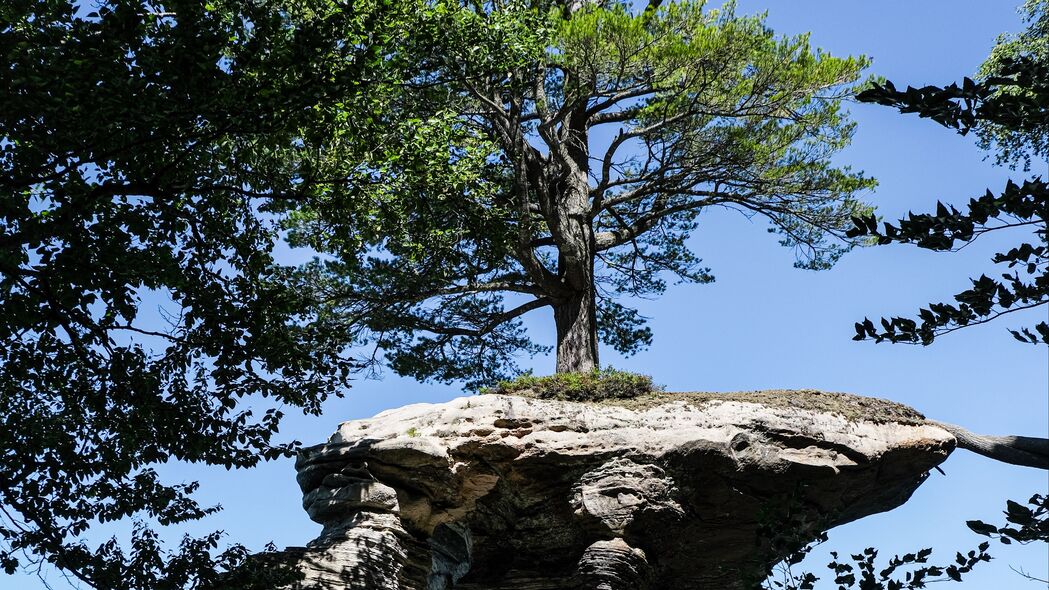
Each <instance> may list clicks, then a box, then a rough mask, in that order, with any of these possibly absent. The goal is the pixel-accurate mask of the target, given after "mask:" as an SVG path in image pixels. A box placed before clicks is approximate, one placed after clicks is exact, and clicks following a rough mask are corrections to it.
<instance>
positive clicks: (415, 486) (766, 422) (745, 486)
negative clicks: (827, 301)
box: [295, 393, 954, 590]
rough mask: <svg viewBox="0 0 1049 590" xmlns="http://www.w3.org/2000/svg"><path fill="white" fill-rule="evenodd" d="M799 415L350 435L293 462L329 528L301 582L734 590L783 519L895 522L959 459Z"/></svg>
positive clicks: (522, 415) (465, 421)
mask: <svg viewBox="0 0 1049 590" xmlns="http://www.w3.org/2000/svg"><path fill="white" fill-rule="evenodd" d="M783 395H790V394H789V393H785V394H783ZM798 395H802V394H798ZM804 395H817V394H813V393H806V394H804ZM818 395H838V394H818ZM831 405H833V404H831ZM805 407H806V404H797V406H796V407H795V406H792V405H791V404H776V405H774V406H773V405H763V404H758V403H750V402H743V401H737V400H729V401H724V400H713V401H709V402H706V403H699V404H697V403H694V402H688V403H686V402H685V401H673V399H672V398H671V400H670V401H668V402H666V403H661V404H660V405H655V406H652V407H639V408H636V409H630V408H627V407H619V406H614V405H588V404H581V403H572V402H562V401H551V400H536V399H527V398H522V397H513V396H501V395H484V396H474V397H464V398H459V399H455V400H452V401H450V402H447V403H444V404H436V405H434V404H417V405H411V406H406V407H403V408H400V409H396V410H390V411H387V412H383V413H381V414H379V415H378V416H375V417H374V418H371V419H368V420H354V421H351V422H345V423H343V424H342V425H340V426H339V429H338V431H337V432H336V433H335V435H333V436H332V437H331V439H330V440H329V441H328V443H327V444H324V445H319V446H316V447H312V448H310V449H307V450H306V451H304V452H303V453H302V455H301V457H300V458H299V461H298V463H297V469H298V482H299V484H300V486H301V487H302V490H303V493H304V497H303V506H304V508H305V509H306V511H307V513H308V514H309V515H310V517H311V518H312V519H313V520H315V521H317V522H319V523H322V524H323V525H324V531H323V532H322V534H321V536H320V537H319V538H317V539H316V540H314V541H313V542H312V543H310V545H309V546H308V547H307V548H306V549H305V550H301V551H299V552H298V553H297V554H295V557H296V559H297V560H298V563H299V566H300V567H301V569H302V570H303V571H304V573H305V574H306V579H305V580H304V581H303V582H302V583H301V584H299V585H298V586H297V587H298V588H318V589H325V590H328V589H336V588H338V589H343V588H361V589H368V590H372V589H380V590H382V589H387V588H389V589H393V588H398V589H426V590H442V589H451V588H456V589H472V590H479V589H505V590H540V589H546V590H555V589H580V590H582V589H591V588H595V589H607V590H618V589H643V588H675V589H680V590H689V589H700V588H719V589H724V588H736V587H740V583H741V582H740V581H741V577H742V576H744V575H746V574H747V573H748V572H751V573H753V572H755V571H760V570H761V568H762V567H763V565H764V564H765V563H766V562H768V561H769V560H772V559H775V558H776V550H774V549H773V548H772V543H771V539H770V537H771V536H774V535H775V533H772V534H771V535H770V533H769V532H768V531H770V530H771V531H776V527H777V524H776V523H777V522H781V521H782V520H784V519H786V518H788V517H789V518H790V519H792V521H793V522H795V523H804V524H803V525H801V526H802V529H803V530H801V531H795V532H800V533H801V538H809V537H810V536H812V535H815V534H816V533H817V532H818V531H820V530H823V529H826V528H829V527H831V526H835V525H838V524H841V523H844V522H848V521H851V520H854V519H857V518H860V517H863V516H866V515H869V514H872V513H875V512H881V511H884V510H889V509H891V508H894V507H896V506H898V505H900V504H901V503H903V502H904V501H905V500H906V499H907V498H908V497H909V496H910V494H911V493H912V492H913V491H914V490H915V488H916V487H917V486H918V485H919V484H920V483H921V482H922V481H923V480H924V478H925V477H926V476H927V474H928V471H929V470H930V469H932V468H933V467H934V466H935V465H937V464H938V463H940V462H941V461H943V460H944V459H945V458H946V457H947V455H948V454H949V453H950V451H951V450H952V449H953V447H954V437H953V436H951V435H950V434H949V433H947V432H946V431H944V430H943V429H941V428H938V427H936V426H932V425H927V424H922V423H920V421H908V422H907V423H900V422H893V421H887V422H886V421H884V420H883V419H882V418H883V417H879V416H874V415H871V416H862V417H857V416H854V415H853V416H849V417H845V416H842V415H840V414H835V413H831V412H826V411H816V410H812V409H811V404H810V405H809V408H810V409H804V408H805ZM762 525H765V526H762ZM794 528H795V529H796V528H797V527H794ZM781 551H782V550H781Z"/></svg>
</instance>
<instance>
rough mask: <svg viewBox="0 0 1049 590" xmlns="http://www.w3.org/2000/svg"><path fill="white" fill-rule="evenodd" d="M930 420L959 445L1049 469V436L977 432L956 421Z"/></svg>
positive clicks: (1013, 462)
mask: <svg viewBox="0 0 1049 590" xmlns="http://www.w3.org/2000/svg"><path fill="white" fill-rule="evenodd" d="M930 423H932V424H935V425H936V426H939V427H940V428H943V429H944V430H946V431H947V432H950V433H951V434H953V435H954V438H955V439H957V440H958V448H959V449H965V450H967V451H972V452H974V453H977V454H979V455H983V456H984V457H989V458H991V459H994V460H995V461H1002V462H1003V463H1010V464H1012V465H1022V466H1024V467H1036V468H1038V469H1049V439H1045V438H1035V437H1031V436H987V435H982V434H975V433H973V432H970V431H968V430H966V429H965V428H962V427H961V426H957V425H954V424H947V423H944V422H934V421H930Z"/></svg>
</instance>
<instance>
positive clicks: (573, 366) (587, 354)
mask: <svg viewBox="0 0 1049 590" xmlns="http://www.w3.org/2000/svg"><path fill="white" fill-rule="evenodd" d="M554 324H555V325H556V326H557V372H558V373H583V372H590V371H593V370H595V369H597V368H598V366H599V365H598V357H597V309H596V302H595V301H594V288H593V283H592V282H591V287H590V288H589V289H584V290H582V291H578V292H576V293H573V294H572V296H570V297H568V298H566V299H564V300H562V301H561V302H559V303H557V304H555V305H554Z"/></svg>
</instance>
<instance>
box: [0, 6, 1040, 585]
mask: <svg viewBox="0 0 1049 590" xmlns="http://www.w3.org/2000/svg"><path fill="white" fill-rule="evenodd" d="M1018 1H1019V0H1017V2H1018ZM762 10H767V11H768V23H769V24H770V25H771V26H772V27H773V28H774V29H775V30H776V31H777V32H779V33H784V34H795V33H801V32H806V31H811V32H812V43H813V45H814V46H817V47H822V48H824V49H826V50H827V51H829V52H830V53H832V54H834V55H845V54H860V53H863V54H866V55H869V56H871V57H872V58H873V60H874V64H873V67H872V69H871V72H872V73H874V74H878V75H882V76H885V77H887V78H889V79H891V80H893V81H894V82H895V83H897V85H905V84H908V83H909V84H913V85H924V84H932V83H937V84H938V83H948V82H951V81H955V80H958V79H960V78H961V76H963V75H969V74H972V73H973V72H974V71H975V69H976V68H977V67H978V65H979V64H980V62H981V61H982V60H983V59H984V58H985V57H986V55H987V53H988V52H989V50H990V48H991V47H992V46H993V44H994V40H995V37H996V36H997V35H998V34H999V33H1001V32H1004V31H1016V30H1019V29H1020V28H1021V23H1020V19H1019V16H1018V15H1017V13H1016V4H1015V3H1014V2H1013V1H1012V0H995V1H992V2H987V1H975V0H969V1H957V0H956V1H952V2H947V1H944V0H941V1H937V2H913V1H901V0H882V1H880V2H858V1H855V0H836V1H832V0H790V1H787V0H780V1H776V2H770V1H769V0H764V1H756V0H753V1H748V0H741V1H740V2H739V8H738V12H740V13H747V14H750V13H754V12H758V11H762ZM850 109H851V111H852V113H853V115H854V118H855V119H856V120H857V121H858V123H859V126H858V130H857V133H856V137H855V141H854V142H853V145H852V147H850V148H849V149H848V150H846V151H845V152H843V153H842V154H841V155H840V156H839V158H838V160H839V161H840V163H843V164H844V163H848V164H851V165H853V166H854V167H856V168H858V169H862V170H865V171H866V172H867V173H868V174H870V175H872V176H874V177H875V178H877V179H878V180H879V182H880V186H879V187H878V189H876V190H875V191H874V192H873V193H872V194H871V195H870V198H871V199H872V200H873V202H874V203H876V204H877V206H878V209H879V213H880V214H881V215H883V216H884V217H885V218H886V219H895V218H896V217H898V216H900V215H903V214H905V213H906V212H907V211H908V210H914V211H916V212H918V211H927V210H931V209H932V207H933V206H934V204H935V201H936V199H941V200H943V201H944V202H947V203H957V204H963V203H965V202H966V201H967V200H968V199H969V198H970V197H973V196H977V195H979V194H982V193H983V191H984V190H985V189H986V188H991V189H992V190H998V189H1000V188H1001V187H1002V186H1004V183H1005V180H1006V179H1007V178H1009V177H1010V176H1011V177H1014V178H1019V177H1022V176H1023V173H1021V172H1010V171H1009V170H1007V169H1004V168H998V167H994V166H993V165H992V164H991V162H990V161H987V160H985V159H984V158H985V155H986V154H984V153H983V152H981V151H980V150H978V149H977V148H976V147H975V145H974V144H973V141H971V140H969V139H965V138H962V137H960V136H958V135H956V134H954V133H953V132H951V131H949V130H946V129H944V128H942V127H939V126H937V125H935V124H933V123H930V122H929V121H926V120H920V119H918V118H917V117H914V116H903V115H899V114H896V113H895V112H893V111H891V110H889V109H886V108H884V107H877V106H873V105H859V104H857V105H851V106H850ZM1037 166H1039V167H1040V168H1041V170H1035V171H1034V172H1033V173H1039V172H1041V173H1045V171H1046V164H1044V163H1042V164H1037ZM1007 237H1008V236H1007ZM1014 239H1015V236H1014ZM1009 243H1010V240H1008V239H1006V240H1002V239H999V238H995V239H987V240H984V239H982V238H981V240H980V241H978V242H977V243H975V244H973V245H972V246H971V247H968V248H966V249H965V250H963V251H962V252H959V253H952V254H937V253H931V252H927V251H923V250H919V249H917V248H913V247H910V246H888V247H877V248H867V249H863V250H858V251H854V252H852V253H850V254H848V255H846V256H845V257H844V258H843V259H842V260H841V262H839V263H838V265H837V266H836V267H835V268H833V269H831V270H829V271H823V272H818V273H817V272H811V271H803V270H797V269H794V268H792V262H793V255H792V253H791V252H790V251H789V250H787V249H783V248H781V247H779V246H778V245H777V243H776V238H775V236H773V235H770V234H768V233H766V232H765V228H764V226H763V225H762V224H761V223H760V222H759V221H753V222H751V221H749V220H747V219H744V218H742V217H740V216H739V215H737V214H733V213H731V212H726V211H714V212H711V213H710V214H709V215H706V214H704V215H703V216H701V221H700V225H699V229H698V230H697V231H696V233H695V235H694V237H693V239H692V242H691V244H692V246H693V248H694V249H695V251H696V252H697V254H698V255H699V256H701V257H702V258H703V260H704V264H705V265H706V266H709V267H711V269H712V270H713V273H714V275H715V276H716V278H717V280H716V282H715V283H713V284H710V285H680V286H676V287H675V286H672V287H671V288H670V289H669V291H668V292H667V294H666V295H665V296H663V297H661V298H659V299H657V300H653V301H642V302H640V303H639V307H640V309H641V311H642V313H644V314H645V315H647V316H648V317H650V318H651V326H652V328H653V330H654V333H655V340H654V344H653V346H652V347H651V348H650V349H648V350H647V351H644V352H642V353H640V354H638V355H636V356H634V357H631V358H622V357H619V356H617V355H616V354H615V353H614V352H613V351H611V350H609V349H607V348H606V349H603V350H602V355H603V358H602V361H603V362H604V363H608V364H612V365H614V366H616V367H618V368H623V369H629V370H633V371H637V372H642V373H647V374H650V375H652V376H653V377H654V378H655V380H656V381H657V382H658V383H661V384H663V385H665V386H666V387H667V389H668V390H669V391H737V390H754V389H768V388H815V389H823V390H829V391H847V392H851V393H857V394H862V395H870V396H877V397H884V398H888V399H892V400H895V401H898V402H902V403H905V404H908V405H911V406H913V407H915V408H917V409H918V410H920V411H922V412H923V413H925V414H926V415H927V416H928V417H930V418H933V419H937V420H941V421H945V422H953V423H956V424H960V425H962V426H965V427H966V428H969V429H970V430H973V431H975V432H980V433H986V434H1026V435H1032V436H1049V432H1047V430H1049V351H1047V349H1046V347H1045V346H1041V347H1034V346H1024V345H1021V344H1019V343H1018V342H1016V341H1014V340H1013V338H1012V337H1011V336H1010V335H1009V334H1008V333H1007V332H1006V328H1007V327H1015V326H1016V325H1022V324H1023V318H1021V317H1019V316H1014V317H1013V316H1011V317H1007V318H1003V320H1000V321H998V322H994V323H991V324H988V325H985V326H978V327H974V328H970V329H966V330H962V331H960V332H958V333H955V334H953V335H950V336H948V337H945V338H943V339H941V340H940V341H938V342H937V343H936V344H934V345H933V346H931V347H920V346H907V345H888V344H881V345H875V344H873V343H870V342H853V341H852V340H851V336H852V334H853V329H852V324H853V322H855V321H857V320H860V319H862V318H863V317H864V316H870V317H872V318H877V317H880V316H881V315H890V314H899V315H906V314H912V313H913V312H914V311H916V310H917V308H918V307H919V306H921V305H924V304H926V303H928V302H930V301H942V300H948V299H949V298H950V296H951V295H952V294H953V293H956V292H958V291H960V290H963V289H964V288H966V287H967V286H968V279H967V277H969V276H978V275H979V274H980V273H981V272H987V273H988V274H990V273H991V272H992V271H994V270H995V269H994V265H992V264H991V263H990V257H991V254H992V253H993V252H994V251H996V250H995V247H996V246H999V247H1001V246H1003V245H1007V244H1009ZM1045 314H1046V312H1045V310H1044V309H1041V310H1036V311H1035V312H1034V313H1032V314H1030V315H1029V316H1028V319H1029V320H1030V319H1032V318H1034V317H1044V316H1045ZM1028 323H1033V322H1028ZM527 325H528V327H529V329H530V330H531V331H532V333H533V334H534V335H535V337H536V338H537V339H538V340H540V341H545V342H551V341H552V339H553V323H552V321H551V318H550V317H547V315H546V312H539V313H538V314H537V315H533V316H530V317H528V318H527ZM530 366H532V367H533V368H534V369H535V371H536V372H537V373H549V372H552V370H553V358H552V357H546V358H536V359H534V361H533V362H532V363H531V365H530ZM459 395H462V393H461V392H460V390H458V389H457V388H456V387H452V386H443V385H427V384H418V383H415V382H413V381H410V380H404V379H399V378H396V377H394V376H392V375H387V376H386V378H385V379H383V380H381V381H359V382H357V383H356V384H355V386H354V388H353V389H352V390H350V391H349V392H348V394H347V396H346V397H345V398H343V399H334V400H331V401H329V402H328V403H327V404H326V405H325V411H324V415H323V416H320V417H303V416H291V417H289V419H288V420H287V422H286V423H285V427H284V429H283V436H285V437H287V438H289V439H292V438H294V439H297V440H300V441H303V442H304V443H306V444H315V443H319V442H322V441H323V440H324V439H325V438H326V437H327V436H329V435H330V434H331V432H333V431H334V430H335V428H336V426H337V424H338V423H339V422H340V421H343V420H348V419H353V418H362V417H367V416H371V415H373V414H375V413H377V412H379V411H381V410H383V409H386V408H391V407H396V406H400V405H403V404H407V403H415V402H440V401H444V400H448V399H451V398H453V397H457V396H459ZM943 469H944V471H945V472H946V476H943V475H940V474H938V473H933V474H932V476H931V477H930V479H929V480H928V481H927V482H926V483H925V484H924V485H923V486H922V487H921V488H920V489H919V490H918V491H917V492H916V493H915V495H914V496H913V497H912V499H911V500H910V501H909V502H908V503H907V504H906V505H905V506H903V507H901V508H899V509H897V510H895V511H892V512H890V513H886V514H881V515H875V516H872V517H868V518H866V519H863V520H861V521H858V522H855V523H852V524H849V525H846V526H843V527H839V528H837V529H834V530H833V531H831V533H830V542H829V543H828V544H827V549H837V550H839V551H840V552H842V553H855V552H857V551H859V550H860V549H862V548H864V547H867V546H871V545H873V546H877V547H879V548H881V550H882V555H883V556H884V557H889V556H891V555H892V554H893V553H897V552H899V553H903V552H910V551H914V550H917V549H919V548H922V547H934V548H936V552H935V553H934V554H933V556H934V558H936V557H939V558H940V561H950V560H951V559H952V558H953V555H954V552H955V551H956V550H963V552H964V551H967V550H969V549H972V548H974V547H975V546H976V545H977V544H978V543H979V542H980V541H981V540H982V538H981V537H977V536H976V535H974V534H972V533H971V532H969V530H968V529H967V528H966V527H965V524H964V521H965V520H968V519H974V518H979V519H983V520H986V521H989V522H999V521H1001V520H1002V519H1001V510H1002V509H1003V508H1004V503H1005V500H1006V499H1007V498H1008V499H1014V500H1019V501H1022V500H1025V499H1026V498H1027V497H1029V496H1030V495H1031V494H1033V493H1035V492H1041V493H1046V491H1047V490H1049V477H1047V475H1046V473H1045V472H1043V471H1037V470H1033V469H1025V468H1021V467H1013V466H1008V465H1003V464H1000V463H996V462H993V461H991V460H988V459H984V458H982V457H978V456H975V455H972V454H969V453H965V452H961V451H959V452H957V453H955V454H954V455H953V456H952V457H951V458H950V459H948V461H947V462H946V463H945V464H944V465H943ZM165 471H166V472H167V473H168V474H169V476H170V477H172V478H175V479H176V480H182V479H184V480H187V481H188V480H200V481H201V483H202V486H201V492H200V498H201V499H202V500H204V501H205V502H213V503H221V504H222V505H223V506H224V507H225V510H224V511H223V512H222V513H221V514H219V515H218V516H216V517H213V518H209V519H207V520H205V521H203V522H201V523H195V524H193V525H192V526H190V527H189V528H187V529H184V530H185V531H188V532H191V533H201V532H204V531H210V530H214V529H223V530H225V531H226V532H227V534H228V540H229V541H231V542H240V543H244V544H246V545H248V546H249V547H251V548H261V546H262V545H263V544H264V543H266V542H267V541H273V542H274V543H275V544H277V545H278V546H287V545H303V544H305V543H306V542H307V541H309V540H310V539H312V538H313V537H314V536H315V535H316V534H317V532H318V531H319V526H318V525H315V524H313V523H312V522H310V521H309V519H308V518H307V517H306V514H305V513H304V512H303V511H302V510H301V508H300V492H299V490H298V487H297V486H296V484H295V478H294V475H295V474H294V469H293V466H292V462H291V461H290V460H283V461H277V462H272V463H269V464H266V465H264V466H263V467H261V468H258V469H255V470H252V471H242V472H226V471H224V470H222V469H202V468H200V467H199V466H168V467H167V468H166V470H165ZM182 531H183V529H180V530H179V531H177V532H175V531H173V533H174V534H181V532H182ZM175 538H177V537H175ZM683 541H685V542H687V540H683ZM992 555H994V556H995V557H996V559H995V561H993V562H992V563H990V564H983V565H981V566H979V567H978V568H977V570H975V571H974V572H973V574H972V575H971V576H970V577H969V578H967V581H966V582H965V583H964V584H963V585H962V586H961V587H964V588H995V589H1003V590H1009V589H1013V588H1016V589H1022V588H1034V587H1037V584H1034V583H1032V582H1028V581H1026V580H1024V579H1022V578H1021V577H1020V576H1019V575H1017V574H1016V573H1014V572H1013V571H1011V569H1010V566H1013V567H1017V568H1020V567H1022V568H1023V569H1025V570H1027V571H1029V572H1031V573H1032V574H1034V575H1037V576H1040V577H1045V576H1046V575H1047V574H1049V555H1047V553H1046V551H1045V547H1044V546H1030V547H1017V546H1016V545H1013V546H1011V547H1004V546H1000V545H998V544H995V545H992ZM827 561H828V559H827V558H826V555H825V553H818V554H815V555H813V557H812V558H810V560H809V561H808V562H806V564H807V567H809V568H810V569H812V570H813V571H814V572H815V573H816V574H817V575H821V574H823V573H825V572H826V569H825V568H824V564H825V563H826V562H827ZM44 575H45V577H46V579H47V580H48V581H49V582H50V583H51V584H52V585H53V586H55V587H56V588H60V587H63V585H64V584H65V582H64V581H63V580H62V579H61V577H60V575H59V574H58V573H55V572H46V571H45V572H44ZM824 582H827V580H824ZM44 587H45V586H44V584H43V582H41V581H40V580H38V579H37V578H36V577H35V574H34V575H26V574H19V575H16V576H11V577H3V576H0V589H16V588H18V589H26V590H35V589H38V588H44ZM824 587H832V586H831V585H830V584H827V585H826V586H824Z"/></svg>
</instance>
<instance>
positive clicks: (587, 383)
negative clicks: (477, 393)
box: [481, 368, 662, 402]
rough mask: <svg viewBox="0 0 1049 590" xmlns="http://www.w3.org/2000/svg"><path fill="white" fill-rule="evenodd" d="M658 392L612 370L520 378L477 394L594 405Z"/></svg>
mask: <svg viewBox="0 0 1049 590" xmlns="http://www.w3.org/2000/svg"><path fill="white" fill-rule="evenodd" d="M656 391H662V387H660V386H657V385H654V384H653V383H652V377H650V376H648V375H639V374H637V373H631V372H628V371H618V370H616V369H612V368H605V369H601V370H596V371H591V372H589V373H557V374H554V375H549V376H546V377H535V376H533V375H523V376H521V377H518V378H516V379H514V380H512V381H500V382H499V383H498V384H496V385H495V386H494V387H490V388H487V389H484V390H482V391H481V393H498V394H505V395H525V396H528V397H535V398H539V399H556V400H562V401H575V402H598V401H602V400H611V399H632V398H635V397H638V396H641V395H645V394H648V393H653V392H656Z"/></svg>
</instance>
